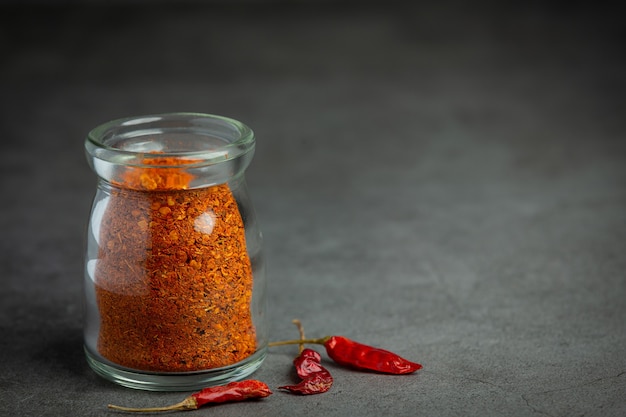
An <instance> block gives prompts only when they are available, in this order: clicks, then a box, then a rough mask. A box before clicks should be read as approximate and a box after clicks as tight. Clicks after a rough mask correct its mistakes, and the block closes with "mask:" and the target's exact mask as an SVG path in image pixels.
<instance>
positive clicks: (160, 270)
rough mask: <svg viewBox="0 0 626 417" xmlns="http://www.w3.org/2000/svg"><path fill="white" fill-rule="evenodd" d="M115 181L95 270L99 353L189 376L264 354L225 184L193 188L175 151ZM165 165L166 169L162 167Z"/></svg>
mask: <svg viewBox="0 0 626 417" xmlns="http://www.w3.org/2000/svg"><path fill="white" fill-rule="evenodd" d="M143 162H144V165H155V166H154V167H152V166H149V167H146V168H128V170H127V171H126V172H125V173H124V174H123V176H122V177H121V180H120V181H118V182H114V183H113V184H112V186H111V190H110V197H109V201H108V205H107V209H106V212H105V213H104V216H103V220H102V222H101V227H100V236H99V238H100V250H99V256H98V263H97V266H96V271H95V285H96V298H97V303H98V308H99V312H100V318H101V323H100V333H99V338H98V350H99V352H100V353H101V354H102V356H104V357H105V358H107V359H109V360H110V361H112V362H114V363H116V364H119V365H122V366H124V367H128V368H133V369H140V370H146V371H163V372H185V371H197V370H203V369H212V368H217V367H222V366H227V365H231V364H234V363H237V362H239V361H241V360H243V359H245V358H246V357H248V356H250V355H252V354H253V353H254V352H255V350H256V335H255V328H254V325H253V322H252V317H251V311H250V302H251V298H252V281H253V277H252V267H251V263H250V259H249V256H248V253H247V250H246V243H245V231H244V224H243V220H242V217H241V214H240V212H239V209H238V206H237V202H236V200H235V198H234V196H233V194H232V192H231V190H230V188H229V187H228V185H226V184H222V185H216V186H211V187H208V188H198V189H188V186H189V183H190V181H191V180H192V179H193V178H192V176H191V175H189V174H187V173H185V172H184V170H182V169H180V167H176V166H175V165H181V164H185V163H191V162H193V161H185V160H180V159H177V158H172V157H163V158H155V157H154V156H152V157H151V158H149V159H148V158H146V159H145V160H144V161H143ZM158 165H163V167H159V166H158Z"/></svg>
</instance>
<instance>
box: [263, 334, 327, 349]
mask: <svg viewBox="0 0 626 417" xmlns="http://www.w3.org/2000/svg"><path fill="white" fill-rule="evenodd" d="M328 339H330V336H325V337H321V338H319V339H294V340H280V341H278V342H270V343H268V346H269V347H273V346H284V345H300V344H304V343H307V344H311V345H323V344H324V343H326V342H327V341H328Z"/></svg>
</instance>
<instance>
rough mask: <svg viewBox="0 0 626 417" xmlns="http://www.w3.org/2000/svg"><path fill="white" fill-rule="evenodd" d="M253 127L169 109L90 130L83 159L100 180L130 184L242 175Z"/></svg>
mask: <svg viewBox="0 0 626 417" xmlns="http://www.w3.org/2000/svg"><path fill="white" fill-rule="evenodd" d="M254 147H255V139H254V134H253V132H252V131H251V130H250V129H249V128H248V127H247V126H245V125H243V124H242V123H240V122H237V121H235V120H232V119H228V118H223V117H220V116H213V115H202V114H195V113H173V114H165V115H156V116H146V117H141V118H129V119H121V120H116V121H113V122H109V123H106V124H104V125H101V126H99V127H97V128H96V129H94V130H92V131H91V132H90V133H89V136H88V137H87V140H86V141H85V149H86V152H87V159H88V162H89V164H90V166H91V167H92V169H93V170H94V172H96V174H97V175H98V176H99V177H100V178H101V179H103V180H104V181H106V182H108V183H110V184H112V185H114V186H120V187H125V188H130V189H137V190H145V191H159V190H182V189H194V188H204V187H209V186H212V185H217V184H223V183H227V182H230V181H231V180H232V179H233V178H236V177H239V176H241V175H243V172H244V171H245V169H246V168H247V167H248V165H249V164H250V161H251V160H252V156H253V155H254Z"/></svg>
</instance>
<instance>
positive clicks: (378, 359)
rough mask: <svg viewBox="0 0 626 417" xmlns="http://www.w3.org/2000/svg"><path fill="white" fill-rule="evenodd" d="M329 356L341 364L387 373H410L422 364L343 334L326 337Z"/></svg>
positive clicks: (325, 341) (325, 344) (325, 342)
mask: <svg viewBox="0 0 626 417" xmlns="http://www.w3.org/2000/svg"><path fill="white" fill-rule="evenodd" d="M325 339H326V340H324V342H323V343H324V347H325V348H326V352H327V353H328V356H330V358H331V359H332V360H334V361H335V362H337V363H338V364H340V365H345V366H351V367H353V368H357V369H365V370H370V371H375V372H381V373H386V374H395V375H401V374H410V373H413V372H415V371H417V370H419V369H422V365H420V364H419V363H415V362H411V361H409V360H407V359H404V358H402V357H401V356H399V355H397V354H395V353H393V352H389V351H388V350H384V349H380V348H376V347H372V346H368V345H364V344H362V343H358V342H355V341H353V340H350V339H348V338H346V337H343V336H330V337H328V338H325Z"/></svg>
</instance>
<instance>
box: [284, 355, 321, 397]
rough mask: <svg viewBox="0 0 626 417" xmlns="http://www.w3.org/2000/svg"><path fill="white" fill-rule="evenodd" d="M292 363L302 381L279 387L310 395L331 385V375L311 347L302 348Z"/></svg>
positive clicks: (318, 392) (319, 392)
mask: <svg viewBox="0 0 626 417" xmlns="http://www.w3.org/2000/svg"><path fill="white" fill-rule="evenodd" d="M293 364H294V366H295V367H296V372H297V373H298V376H299V377H300V378H301V379H302V381H300V382H299V383H298V384H296V385H284V386H282V387H278V388H279V389H285V390H288V391H290V392H292V393H294V394H301V395H311V394H321V393H323V392H326V391H328V390H329V389H330V387H331V386H332V385H333V377H332V375H331V374H330V372H328V371H327V370H326V368H324V367H323V366H322V357H321V356H320V354H319V353H317V352H316V351H314V350H313V349H304V350H303V351H302V353H300V355H298V357H296V358H295V359H294V360H293Z"/></svg>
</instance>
